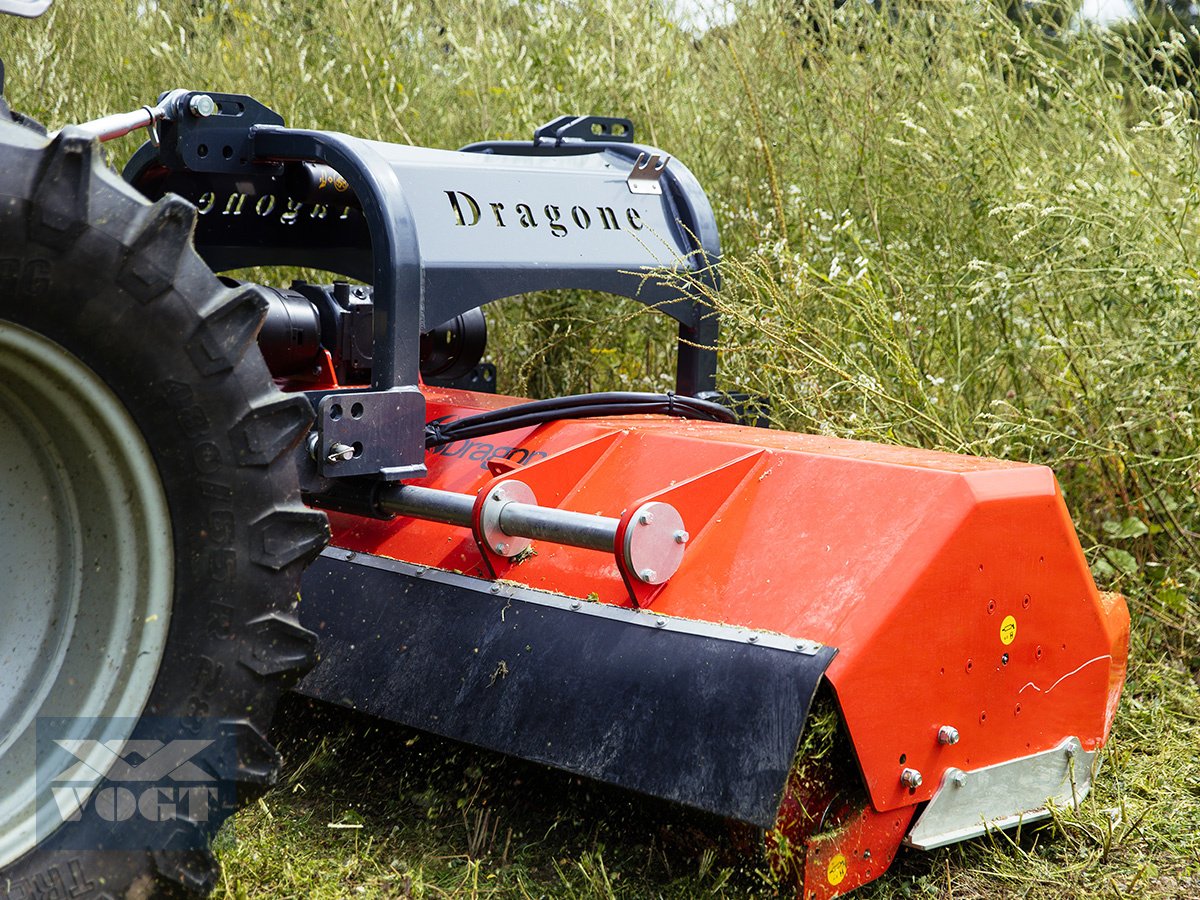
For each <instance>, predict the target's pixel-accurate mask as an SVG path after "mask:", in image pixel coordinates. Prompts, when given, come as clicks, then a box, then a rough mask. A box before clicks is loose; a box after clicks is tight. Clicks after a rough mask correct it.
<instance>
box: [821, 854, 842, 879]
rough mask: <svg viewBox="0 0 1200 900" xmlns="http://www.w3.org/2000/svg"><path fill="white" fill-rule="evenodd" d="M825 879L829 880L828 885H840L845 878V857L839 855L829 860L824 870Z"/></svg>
mask: <svg viewBox="0 0 1200 900" xmlns="http://www.w3.org/2000/svg"><path fill="white" fill-rule="evenodd" d="M825 877H826V878H828V879H829V883H830V884H835V885H836V884H841V883H842V881H843V880H844V879H845V878H846V857H844V856H842V854H840V853H839V854H837V856H835V857H834V858H833V859H831V860H830V861H829V867H828V868H827V869H826V870H825Z"/></svg>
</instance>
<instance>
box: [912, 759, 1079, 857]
mask: <svg viewBox="0 0 1200 900" xmlns="http://www.w3.org/2000/svg"><path fill="white" fill-rule="evenodd" d="M1095 755H1096V754H1095V752H1089V751H1086V750H1084V749H1083V748H1082V747H1081V746H1080V744H1079V741H1078V740H1077V739H1076V738H1068V739H1067V740H1066V741H1063V743H1062V744H1060V745H1059V746H1057V747H1055V748H1054V749H1053V750H1046V751H1044V752H1042V753H1035V754H1033V755H1032V756H1024V757H1021V758H1020V759H1014V760H1011V761H1009V762H1004V763H998V764H996V765H994V766H986V767H984V768H982V769H976V770H975V771H973V772H964V771H962V770H961V769H948V770H947V771H946V775H945V777H944V778H943V779H942V784H941V786H940V787H939V788H938V791H937V793H936V794H934V795H933V799H931V800H930V801H929V804H928V805H927V806H926V807H925V809H924V811H923V812H922V813H921V815H920V816H919V817H918V818H917V821H916V824H914V825H913V827H912V830H910V831H909V833H908V836H907V837H906V838H905V839H904V842H905V843H906V844H908V845H909V846H910V847H917V848H919V849H921V850H932V849H934V848H935V847H944V846H945V845H947V844H953V843H955V842H957V841H964V840H966V839H967V838H973V837H978V836H979V835H981V834H984V833H985V832H987V831H989V830H992V829H1003V828H1011V827H1013V826H1014V825H1019V824H1022V823H1028V822H1036V821H1038V820H1039V819H1044V818H1046V817H1047V816H1049V815H1050V811H1049V806H1050V805H1051V804H1053V805H1054V806H1075V805H1077V804H1079V803H1080V802H1081V801H1082V800H1083V798H1084V797H1086V796H1087V793H1088V791H1089V790H1091V787H1092V760H1093V758H1094V757H1095Z"/></svg>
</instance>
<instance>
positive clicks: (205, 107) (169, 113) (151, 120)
mask: <svg viewBox="0 0 1200 900" xmlns="http://www.w3.org/2000/svg"><path fill="white" fill-rule="evenodd" d="M185 97H186V98H187V103H186V104H184V103H183V101H184V98H185ZM184 109H186V111H187V112H189V113H191V114H192V115H193V116H195V117H196V118H199V119H206V118H208V117H209V116H211V115H212V114H213V113H215V112H216V111H217V104H216V102H215V101H214V100H213V98H212V97H210V96H208V94H193V93H192V92H191V91H185V90H179V89H177V90H174V91H170V92H168V93H166V94H164V95H163V96H162V98H161V99H160V100H159V101H158V104H157V105H155V106H143V107H142V108H141V109H135V110H134V111H133V112H125V113H114V114H113V115H111V116H103V117H101V118H99V119H93V120H92V121H90V122H84V123H82V124H80V125H77V126H75V127H76V128H79V129H81V130H82V131H83V132H84V134H85V135H86V136H87V137H93V138H96V139H97V140H100V141H111V140H113V139H114V138H119V137H124V136H125V135H127V134H130V133H131V132H134V131H137V130H138V129H139V128H147V129H149V131H150V141H151V143H153V144H154V145H155V146H158V127H157V126H158V123H159V122H161V121H163V120H164V119H166V120H168V121H174V120H175V119H176V118H177V117H178V116H179V114H180V112H182V111H183V110H184ZM52 137H53V135H52Z"/></svg>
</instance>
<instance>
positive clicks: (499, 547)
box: [492, 544, 508, 553]
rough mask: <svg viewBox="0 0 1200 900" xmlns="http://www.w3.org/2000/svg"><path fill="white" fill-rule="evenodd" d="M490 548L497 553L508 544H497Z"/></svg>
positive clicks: (501, 551) (506, 547)
mask: <svg viewBox="0 0 1200 900" xmlns="http://www.w3.org/2000/svg"><path fill="white" fill-rule="evenodd" d="M492 549H493V550H495V551H496V552H497V553H503V552H504V551H505V550H507V549H508V544H497V545H496V546H495V547H493V548H492Z"/></svg>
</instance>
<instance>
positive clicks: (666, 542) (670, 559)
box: [377, 479, 688, 584]
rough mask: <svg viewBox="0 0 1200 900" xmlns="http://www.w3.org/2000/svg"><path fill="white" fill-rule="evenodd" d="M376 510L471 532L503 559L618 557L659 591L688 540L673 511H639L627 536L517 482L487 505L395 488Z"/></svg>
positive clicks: (655, 506)
mask: <svg viewBox="0 0 1200 900" xmlns="http://www.w3.org/2000/svg"><path fill="white" fill-rule="evenodd" d="M377 503H378V506H379V508H380V509H382V510H384V511H386V512H390V513H394V514H397V515H404V516H412V517H413V518H415V519H428V520H430V521H434V522H444V523H446V524H447V525H460V526H462V527H464V528H470V529H472V530H474V531H475V532H476V537H477V538H478V539H479V540H480V542H481V543H482V544H484V545H486V547H487V548H488V549H490V550H491V551H492V552H493V553H496V554H499V555H500V556H504V557H509V558H511V557H514V556H517V555H519V554H521V553H523V552H525V550H526V549H527V548H528V547H529V545H530V543H531V541H533V540H541V541H549V542H551V543H554V544H565V545H567V546H569V547H580V548H582V549H585V550H599V551H602V552H608V553H612V554H614V555H616V556H617V557H618V558H619V559H620V560H621V561H622V562H623V563H624V564H625V565H626V566H627V567H628V568H629V569H630V570H631V571H632V573H633V574H634V575H635V576H636V577H637V578H638V579H640V580H641V581H644V582H646V583H648V584H661V583H662V582H664V581H666V580H667V579H668V578H670V577H671V576H672V575H674V574H675V572H676V571H677V570H678V569H679V564H680V562H681V561H682V559H683V550H684V545H685V544H686V543H687V541H688V533H687V532H686V531H685V530H684V528H683V520H682V519H681V518H680V516H679V513H678V512H677V511H676V510H675V508H674V507H673V506H670V505H669V504H666V503H657V502H653V503H646V504H643V505H641V506H639V507H638V508H637V509H636V510H635V511H634V513H633V516H632V517H631V519H630V525H628V526H626V527H625V529H624V532H623V534H622V528H621V523H622V519H615V518H611V517H608V516H594V515H589V514H588V513H581V512H573V511H571V510H568V509H556V508H554V507H549V506H539V505H538V504H537V499H536V498H535V497H534V495H533V491H532V490H530V488H529V486H528V485H526V484H524V483H523V482H520V481H517V480H515V479H509V480H506V481H503V482H501V483H499V484H496V485H493V486H492V487H491V488H489V489H488V492H487V494H485V495H484V496H483V497H482V498H476V497H473V496H471V495H469V494H458V493H455V492H454V491H441V490H436V489H434V488H426V487H418V486H416V485H409V484H398V485H391V486H389V487H386V488H383V489H382V490H381V491H380V492H379V494H378V501H377ZM622 537H623V540H622Z"/></svg>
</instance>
